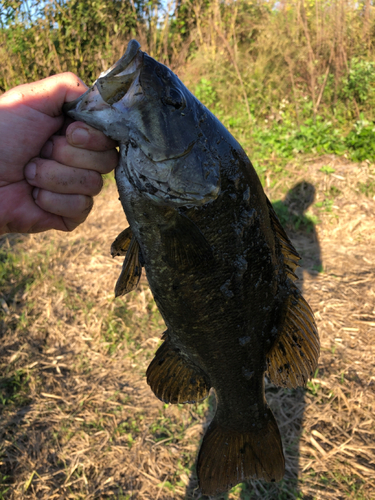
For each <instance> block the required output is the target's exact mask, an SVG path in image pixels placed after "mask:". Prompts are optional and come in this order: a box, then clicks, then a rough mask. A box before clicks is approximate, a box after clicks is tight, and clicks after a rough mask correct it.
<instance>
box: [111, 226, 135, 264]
mask: <svg viewBox="0 0 375 500" xmlns="http://www.w3.org/2000/svg"><path fill="white" fill-rule="evenodd" d="M132 238H133V231H132V230H131V228H130V226H129V227H127V228H126V229H124V230H123V231H122V232H121V233H120V234H119V235H118V236H117V238H116V239H115V241H114V242H113V243H112V245H111V255H112V257H118V256H119V255H126V253H127V251H128V248H129V245H130V242H131V240H132Z"/></svg>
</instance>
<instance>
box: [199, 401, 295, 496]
mask: <svg viewBox="0 0 375 500" xmlns="http://www.w3.org/2000/svg"><path fill="white" fill-rule="evenodd" d="M264 416H265V417H267V418H266V419H265V422H264V426H263V427H262V428H260V429H259V427H258V426H257V425H255V423H254V422H251V421H250V425H249V427H250V428H249V429H247V430H244V431H243V432H239V431H238V430H237V431H236V430H234V429H230V428H225V427H224V426H222V425H220V423H219V421H218V418H217V417H216V416H215V418H214V419H213V421H212V422H211V424H210V425H209V427H208V429H207V432H206V434H205V436H204V438H203V442H202V446H201V449H200V451H199V455H198V463H197V473H198V480H199V486H200V488H201V491H202V493H203V495H218V494H220V493H224V492H226V491H228V490H229V489H230V488H232V487H233V486H235V485H236V484H238V483H242V482H243V481H246V480H247V479H264V480H266V481H280V480H281V479H282V478H283V476H284V472H285V461H284V454H283V447H282V444H281V437H280V432H279V429H278V427H277V423H276V420H275V417H274V416H273V414H272V412H271V410H270V409H269V408H266V411H265V414H264ZM253 424H254V425H253Z"/></svg>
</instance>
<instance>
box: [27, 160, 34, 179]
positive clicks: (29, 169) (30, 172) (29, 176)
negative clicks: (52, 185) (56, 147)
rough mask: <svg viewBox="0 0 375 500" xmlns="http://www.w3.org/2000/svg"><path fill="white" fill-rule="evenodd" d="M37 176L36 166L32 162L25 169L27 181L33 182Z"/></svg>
mask: <svg viewBox="0 0 375 500" xmlns="http://www.w3.org/2000/svg"><path fill="white" fill-rule="evenodd" d="M35 176H36V164H35V163H33V162H30V163H28V164H27V165H26V167H25V177H26V179H29V180H30V181H32V180H34V179H35Z"/></svg>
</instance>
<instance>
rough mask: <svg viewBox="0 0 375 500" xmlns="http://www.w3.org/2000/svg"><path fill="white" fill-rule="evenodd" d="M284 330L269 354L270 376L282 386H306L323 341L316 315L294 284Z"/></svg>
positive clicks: (315, 364)
mask: <svg viewBox="0 0 375 500" xmlns="http://www.w3.org/2000/svg"><path fill="white" fill-rule="evenodd" d="M291 287H292V288H293V294H291V295H290V296H289V299H288V304H287V308H288V309H287V313H286V318H285V322H284V326H283V330H282V332H281V333H280V335H279V338H278V340H277V342H276V343H275V345H274V346H273V348H272V350H271V352H269V353H268V355H267V364H268V370H267V376H268V377H269V378H270V380H271V381H272V382H273V383H274V384H276V385H278V386H281V387H292V388H295V387H298V386H304V385H306V382H307V381H308V379H309V378H310V377H312V375H313V374H314V371H315V369H316V367H317V364H318V358H319V351H320V342H319V335H318V332H317V329H316V324H315V320H314V315H313V312H312V311H311V309H310V306H309V305H308V303H307V302H306V300H305V299H304V298H303V296H302V294H301V292H300V291H299V290H298V288H297V287H296V286H295V285H294V284H293V283H291Z"/></svg>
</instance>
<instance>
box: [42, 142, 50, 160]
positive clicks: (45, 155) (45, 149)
mask: <svg viewBox="0 0 375 500" xmlns="http://www.w3.org/2000/svg"><path fill="white" fill-rule="evenodd" d="M52 149H53V142H52V141H47V142H46V143H45V145H44V146H43V147H42V151H41V152H40V156H41V158H46V159H48V158H50V157H51V155H52Z"/></svg>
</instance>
